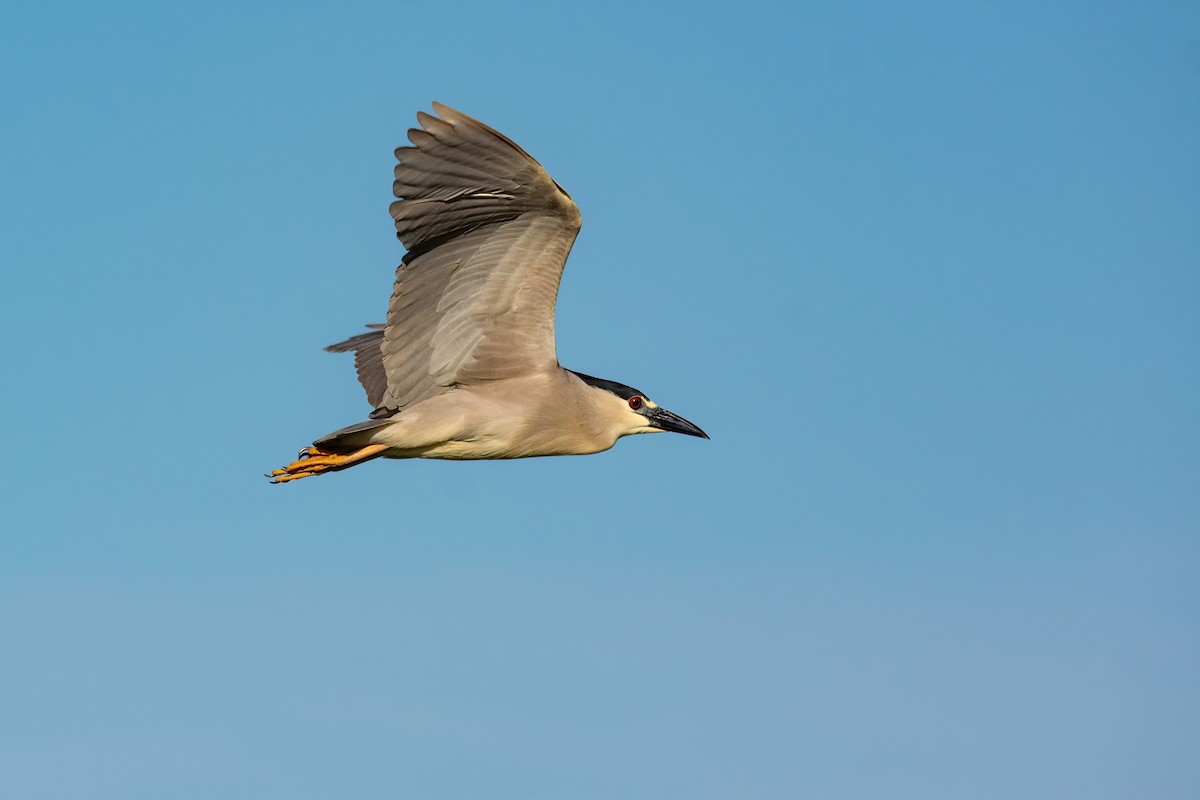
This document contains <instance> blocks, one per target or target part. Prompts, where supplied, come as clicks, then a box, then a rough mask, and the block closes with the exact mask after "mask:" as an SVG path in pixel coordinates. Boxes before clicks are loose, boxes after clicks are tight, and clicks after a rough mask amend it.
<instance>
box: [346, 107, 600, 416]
mask: <svg viewBox="0 0 1200 800" xmlns="http://www.w3.org/2000/svg"><path fill="white" fill-rule="evenodd" d="M434 110H435V111H437V113H438V114H439V115H440V118H439V117H435V116H432V115H429V114H425V113H419V114H418V115H417V118H418V121H419V122H420V123H421V125H422V127H423V129H413V130H410V131H409V134H408V138H409V141H410V142H412V145H413V146H412V147H401V148H398V149H397V150H396V157H397V159H399V164H398V165H397V167H396V172H395V178H396V180H395V184H394V185H393V190H394V193H395V195H396V196H397V197H398V198H400V199H399V200H398V201H397V202H395V203H393V204H392V206H391V212H392V218H393V219H394V220H395V223H396V234H397V236H398V237H399V238H400V240H401V241H402V242H403V243H404V246H405V247H406V248H408V251H409V252H408V254H407V255H406V256H405V257H404V260H403V263H402V264H401V265H400V267H399V269H397V271H396V283H395V287H394V289H393V292H392V299H391V302H390V303H389V305H388V318H387V325H386V328H385V330H384V331H383V332H382V340H378V337H379V336H380V333H378V332H371V333H366V334H362V335H360V336H357V337H354V338H353V339H349V340H347V341H346V342H342V343H340V344H339V345H335V347H342V349H343V350H350V349H353V350H354V351H355V365H356V366H357V367H358V370H359V379H360V381H361V382H362V384H363V387H364V388H365V389H366V390H367V396H368V399H370V401H371V402H372V404H374V405H375V406H376V412H375V415H387V414H390V413H394V412H395V411H398V410H400V409H403V408H405V407H406V406H409V405H411V404H413V403H416V402H420V401H421V400H424V399H426V398H429V397H432V396H434V395H437V394H440V393H442V392H445V391H448V390H449V389H451V388H453V387H454V386H457V385H463V384H471V383H476V382H479V381H487V380H498V379H501V378H506V377H513V376H516V375H522V374H527V373H529V372H532V371H535V370H538V369H544V368H548V367H552V366H553V365H554V364H556V363H557V358H556V355H555V349H554V303H555V299H556V297H557V295H558V284H559V279H560V278H561V276H562V270H563V266H564V265H565V263H566V260H567V255H568V254H569V253H570V251H571V245H572V243H573V242H574V241H575V236H576V234H578V232H579V223H580V218H579V210H578V209H577V208H576V207H575V204H574V202H573V201H572V200H571V198H570V197H569V196H568V195H567V193H566V192H565V191H563V190H562V188H561V187H559V186H558V184H556V183H555V182H554V181H553V179H551V178H550V176H549V175H547V174H546V171H545V170H544V169H542V167H541V165H539V164H538V163H537V162H536V161H535V160H534V159H533V158H532V157H531V156H530V155H529V154H528V153H526V152H525V151H524V150H522V149H521V148H520V147H518V146H517V145H516V144H515V143H514V142H512V141H511V140H510V139H508V138H507V137H505V136H504V135H502V134H500V133H498V132H496V131H494V130H492V129H491V128H489V127H488V126H486V125H484V124H483V123H481V122H478V121H477V120H474V119H472V118H471V117H468V116H467V115H465V114H462V113H461V112H458V111H455V110H454V109H452V108H450V107H448V106H444V105H441V104H439V103H434ZM377 341H378V344H379V347H378V353H379V357H378V360H376V350H375V345H376V342H377ZM381 375H382V376H383V379H384V380H385V382H386V387H385V389H384V391H383V392H382V393H379V391H378V389H379V380H380V376H381Z"/></svg>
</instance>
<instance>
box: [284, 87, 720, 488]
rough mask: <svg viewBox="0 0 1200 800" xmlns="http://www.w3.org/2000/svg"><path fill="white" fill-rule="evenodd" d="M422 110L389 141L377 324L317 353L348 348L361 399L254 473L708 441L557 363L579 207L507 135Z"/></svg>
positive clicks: (443, 111)
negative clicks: (391, 277) (388, 248)
mask: <svg viewBox="0 0 1200 800" xmlns="http://www.w3.org/2000/svg"><path fill="white" fill-rule="evenodd" d="M433 108H434V111H435V112H436V114H437V116H434V115H432V114H426V113H424V112H418V113H417V121H418V122H419V123H420V125H421V127H420V128H413V129H411V130H409V132H408V140H409V142H410V143H411V145H410V146H405V147H400V148H398V149H397V150H396V159H397V161H398V162H399V163H398V164H397V165H396V170H395V183H394V184H393V185H392V190H393V193H394V194H395V196H396V197H398V198H399V199H398V200H397V201H396V202H394V203H392V205H391V213H392V218H393V219H394V220H395V223H396V235H397V237H398V238H399V239H400V241H401V243H403V245H404V247H405V248H406V249H407V250H408V252H407V254H405V256H404V258H403V260H402V262H401V264H400V267H399V268H398V269H397V270H396V282H395V285H394V288H393V289H392V298H391V301H390V302H389V303H388V313H387V323H386V324H384V325H369V326H367V327H368V328H369V329H370V330H368V332H366V333H362V334H359V335H357V336H354V337H351V338H349V339H347V340H346V341H344V342H338V343H337V344H334V345H330V346H329V347H327V348H326V350H329V351H331V352H335V353H344V352H353V353H354V365H355V367H356V368H357V370H358V379H359V382H360V383H361V384H362V386H363V389H365V390H366V393H367V400H368V401H369V402H370V403H371V405H372V406H374V408H375V410H374V411H372V412H371V414H370V418H369V419H367V420H365V421H363V422H358V423H355V424H354V425H350V426H349V427H346V428H342V429H341V430H337V431H334V432H333V433H331V434H329V435H327V436H323V437H321V438H320V439H317V440H316V441H314V442H313V443H312V446H311V447H306V448H304V449H303V450H301V451H300V455H299V457H298V460H296V461H294V462H293V463H291V464H288V465H287V466H286V467H283V468H281V469H277V470H275V471H273V472H271V473H270V474H269V475H268V476H267V477H269V478H271V479H272V482H274V483H285V482H287V481H294V480H297V479H299V478H307V477H309V476H311V475H321V474H323V473H326V472H336V471H339V470H343V469H346V468H348V467H351V466H355V465H357V464H362V463H365V462H366V461H369V460H372V459H375V458H380V457H382V458H443V459H495V458H525V457H528V456H554V455H573V454H587V453H598V452H601V451H603V450H607V449H609V448H610V447H612V446H613V445H614V444H615V443H616V441H617V439H619V438H621V437H622V436H628V435H630V434H634V433H653V432H658V431H674V432H675V433H683V434H687V435H689V436H700V437H703V438H705V439H707V438H708V435H707V434H706V433H704V431H702V430H700V428H698V427H696V426H695V425H693V424H692V423H690V422H688V421H687V420H686V419H683V418H682V417H680V416H677V415H676V414H672V413H671V412H670V411H667V410H666V409H665V408H662V407H661V406H659V405H658V404H656V403H655V402H654V401H652V400H651V399H650V398H649V397H648V396H647V395H646V393H645V392H643V391H641V390H639V389H634V388H632V387H630V386H626V385H625V384H623V383H617V382H616V381H610V380H604V379H602V378H595V377H592V376H591V375H585V374H584V373H582V372H575V371H573V370H569V369H564V368H563V367H561V366H560V365H559V363H558V357H557V354H556V352H555V347H554V304H555V300H556V298H557V296H558V284H559V279H560V278H561V277H562V271H563V267H564V266H565V265H566V262H567V255H568V254H569V253H570V251H571V245H572V244H573V243H574V242H575V237H576V235H577V234H578V233H579V225H580V216H579V209H578V208H577V207H576V205H575V202H574V201H573V200H572V199H571V196H570V195H569V194H567V192H566V190H564V189H563V188H562V187H561V186H559V185H558V183H556V182H555V181H554V179H553V178H551V177H550V176H549V175H548V174H547V173H546V171H545V170H544V169H543V168H542V166H541V165H540V164H539V163H538V162H537V161H535V160H534V159H533V157H532V156H530V155H529V154H528V153H526V152H525V151H524V150H522V149H521V148H520V147H519V146H518V145H517V144H516V143H515V142H513V141H512V140H511V139H509V138H508V137H506V136H504V135H503V134H501V133H499V132H497V131H495V130H493V129H492V128H489V127H488V126H487V125H484V124H483V123H482V122H479V121H478V120H476V119H473V118H471V117H469V116H467V115H466V114H463V113H462V112H460V111H455V110H454V109H453V108H450V107H449V106H446V105H442V104H441V103H434V104H433Z"/></svg>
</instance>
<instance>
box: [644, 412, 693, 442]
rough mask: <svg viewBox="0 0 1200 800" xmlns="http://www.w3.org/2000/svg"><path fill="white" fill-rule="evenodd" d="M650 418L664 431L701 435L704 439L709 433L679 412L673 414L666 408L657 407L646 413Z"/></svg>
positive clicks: (651, 422)
mask: <svg viewBox="0 0 1200 800" xmlns="http://www.w3.org/2000/svg"><path fill="white" fill-rule="evenodd" d="M646 417H647V418H648V419H649V420H650V424H651V425H653V426H654V427H656V428H661V429H662V430H664V431H671V432H672V433H686V434H687V435H688V436H699V437H700V438H702V439H707V438H708V434H707V433H705V432H704V431H702V430H700V429H699V428H697V427H696V426H695V425H693V424H692V423H690V422H688V421H687V420H686V419H684V418H683V417H681V416H679V415H678V414H672V413H671V412H670V411H667V410H666V409H665V408H656V409H654V410H653V411H650V412H648V413H647V414H646Z"/></svg>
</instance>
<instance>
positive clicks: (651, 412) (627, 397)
mask: <svg viewBox="0 0 1200 800" xmlns="http://www.w3.org/2000/svg"><path fill="white" fill-rule="evenodd" d="M572 372H573V373H574V374H575V376H576V377H577V378H579V379H580V380H582V381H583V382H584V383H586V384H588V385H589V386H591V387H592V388H593V389H598V390H600V391H602V392H604V393H606V394H605V395H601V397H602V398H603V399H602V403H603V406H604V410H605V416H606V417H608V418H609V419H610V420H611V424H613V425H614V426H616V427H617V428H618V430H619V432H618V433H617V435H618V436H629V435H631V434H634V433H661V432H663V431H670V432H672V433H683V434H687V435H688V436H699V437H701V438H703V439H707V438H708V434H707V433H705V432H704V431H702V430H700V428H699V427H697V426H696V425H693V424H692V423H690V422H688V421H687V420H686V419H684V418H683V417H681V416H679V415H678V414H674V413H672V412H670V411H667V410H666V409H665V408H663V407H662V406H660V405H658V403H655V402H654V401H653V400H651V399H650V398H649V397H647V396H646V393H645V392H643V391H641V390H639V389H634V388H633V387H632V386H626V385H625V384H623V383H617V382H616V381H609V380H604V379H603V378H595V377H592V376H591V375H584V374H583V373H581V372H574V370H572Z"/></svg>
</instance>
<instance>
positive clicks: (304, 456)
mask: <svg viewBox="0 0 1200 800" xmlns="http://www.w3.org/2000/svg"><path fill="white" fill-rule="evenodd" d="M384 450H387V445H385V444H372V445H367V446H366V447H364V448H363V449H361V450H356V451H355V452H353V453H349V454H346V455H338V454H337V453H327V452H325V451H324V450H320V449H318V448H316V447H306V448H304V449H303V450H301V451H300V455H299V457H298V459H297V460H296V461H293V462H292V463H291V464H288V465H287V466H286V467H282V468H281V469H277V470H272V471H271V474H269V475H267V477H268V478H270V479H271V483H287V482H288V481H296V480H300V479H301V478H307V477H309V476H311V475H320V474H322V473H325V472H337V471H338V470H341V469H345V468H346V467H349V466H353V465H354V464H357V463H359V462H361V461H366V460H367V459H370V458H373V457H375V456H377V455H379V454H380V453H382V452H383V451H384Z"/></svg>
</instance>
